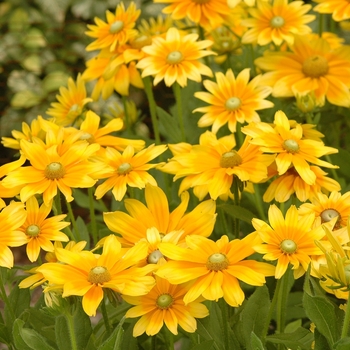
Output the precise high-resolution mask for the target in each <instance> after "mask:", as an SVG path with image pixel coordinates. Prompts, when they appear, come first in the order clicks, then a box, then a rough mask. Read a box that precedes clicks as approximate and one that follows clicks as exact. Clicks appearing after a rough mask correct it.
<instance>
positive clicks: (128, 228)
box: [103, 184, 216, 246]
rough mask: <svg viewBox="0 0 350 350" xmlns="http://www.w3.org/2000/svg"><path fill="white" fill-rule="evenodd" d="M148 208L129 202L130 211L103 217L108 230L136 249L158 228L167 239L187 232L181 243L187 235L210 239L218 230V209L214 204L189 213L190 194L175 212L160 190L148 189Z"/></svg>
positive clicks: (183, 199) (139, 203) (149, 187)
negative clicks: (151, 231) (137, 245)
mask: <svg viewBox="0 0 350 350" xmlns="http://www.w3.org/2000/svg"><path fill="white" fill-rule="evenodd" d="M145 200H146V205H145V204H143V203H142V202H140V201H138V200H136V199H131V198H130V199H129V198H128V199H125V200H124V205H125V208H126V211H127V212H128V213H129V214H127V213H125V212H123V211H115V212H110V213H103V219H104V221H105V223H106V225H107V227H108V228H109V229H110V230H111V231H112V232H115V233H118V234H119V235H121V238H120V239H119V240H120V242H122V244H123V245H124V246H133V245H134V244H135V243H136V242H138V241H139V240H142V239H144V238H145V237H146V236H147V232H148V230H149V229H151V228H155V229H156V230H157V231H158V232H159V233H161V234H162V235H163V236H164V239H166V240H168V238H166V237H167V236H168V235H169V234H171V235H172V236H173V232H183V234H182V236H181V240H180V241H183V239H184V237H185V236H187V235H201V236H204V237H209V236H210V235H211V233H212V231H213V229H214V225H215V220H216V214H215V209H216V205H215V202H214V201H213V200H207V201H204V202H202V203H200V204H198V205H197V206H196V207H195V208H194V209H193V210H192V211H190V212H188V213H186V210H187V207H188V204H189V200H190V196H189V193H188V192H183V193H182V194H181V203H180V204H179V206H178V207H177V208H175V209H174V210H173V211H172V212H170V210H169V203H168V199H167V197H166V195H165V193H164V192H163V190H162V189H161V188H159V187H156V186H152V185H150V184H148V185H146V188H145Z"/></svg>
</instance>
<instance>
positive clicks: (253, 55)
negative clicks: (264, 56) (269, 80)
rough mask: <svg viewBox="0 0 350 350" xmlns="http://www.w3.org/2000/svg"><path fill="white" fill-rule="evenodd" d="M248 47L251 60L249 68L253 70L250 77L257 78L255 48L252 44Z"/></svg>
mask: <svg viewBox="0 0 350 350" xmlns="http://www.w3.org/2000/svg"><path fill="white" fill-rule="evenodd" d="M247 46H248V48H249V58H250V62H249V67H250V68H251V71H250V77H251V78H254V77H255V76H256V70H255V63H254V61H255V51H254V46H253V45H252V44H250V45H247Z"/></svg>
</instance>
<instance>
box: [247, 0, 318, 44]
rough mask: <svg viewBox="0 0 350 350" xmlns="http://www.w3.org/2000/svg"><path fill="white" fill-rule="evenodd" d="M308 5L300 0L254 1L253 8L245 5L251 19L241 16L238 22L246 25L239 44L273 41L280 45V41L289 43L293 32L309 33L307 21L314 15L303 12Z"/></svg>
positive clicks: (292, 38) (311, 19)
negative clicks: (240, 20)
mask: <svg viewBox="0 0 350 350" xmlns="http://www.w3.org/2000/svg"><path fill="white" fill-rule="evenodd" d="M310 9H311V5H306V4H305V3H304V1H292V2H289V3H288V0H274V1H273V3H270V2H267V1H262V0H258V1H257V6H256V8H249V9H248V12H249V14H250V15H251V16H252V17H253V18H247V19H243V20H242V22H241V24H242V25H243V26H247V27H248V28H250V29H248V31H247V32H245V33H244V35H243V37H242V43H243V44H247V43H258V44H259V45H267V44H269V43H271V42H273V43H274V44H275V45H281V44H282V43H283V42H284V41H285V42H287V43H289V44H292V43H293V41H294V35H295V34H298V35H304V34H308V33H311V31H312V30H311V28H310V27H309V26H307V25H306V24H307V23H310V22H312V21H313V20H314V19H315V16H314V15H307V14H306V13H307V12H308V11H310Z"/></svg>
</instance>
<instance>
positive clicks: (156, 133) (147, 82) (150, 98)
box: [143, 77, 160, 145]
mask: <svg viewBox="0 0 350 350" xmlns="http://www.w3.org/2000/svg"><path fill="white" fill-rule="evenodd" d="M143 84H144V86H145V92H146V96H147V100H148V104H149V111H150V114H151V118H152V125H153V132H154V138H155V141H156V145H159V144H160V134H159V127H158V118H157V105H156V102H155V100H154V95H153V89H152V83H151V80H150V77H144V78H143Z"/></svg>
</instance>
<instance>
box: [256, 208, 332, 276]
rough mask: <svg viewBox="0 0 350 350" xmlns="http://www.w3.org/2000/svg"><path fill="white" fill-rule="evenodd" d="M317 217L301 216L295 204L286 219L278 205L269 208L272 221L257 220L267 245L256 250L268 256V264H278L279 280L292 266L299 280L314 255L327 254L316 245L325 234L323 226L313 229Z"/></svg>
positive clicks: (261, 236)
mask: <svg viewBox="0 0 350 350" xmlns="http://www.w3.org/2000/svg"><path fill="white" fill-rule="evenodd" d="M314 219H315V216H314V215H304V216H302V217H301V216H299V214H298V210H297V209H296V207H295V206H294V205H292V206H291V207H290V208H289V209H288V211H287V213H286V216H285V218H284V217H283V214H282V212H281V210H280V209H278V208H277V206H276V205H271V206H270V208H269V222H270V225H268V224H267V223H266V222H265V221H262V220H259V219H253V221H252V224H253V226H254V228H255V230H256V232H257V233H258V235H259V236H260V238H261V240H262V242H263V243H260V244H257V245H254V249H255V250H256V251H257V252H258V253H260V254H264V256H263V258H264V259H265V260H268V261H277V266H276V272H275V278H281V277H282V276H283V275H284V273H285V272H286V271H287V268H288V266H289V265H290V264H291V265H292V268H293V270H294V277H295V278H299V277H300V276H302V275H303V274H304V273H305V271H306V270H307V269H308V267H309V264H310V262H311V256H313V255H322V254H323V252H322V251H321V249H319V248H318V247H317V245H316V244H315V240H320V239H321V238H322V237H323V236H324V235H325V233H324V230H323V228H322V227H321V226H319V227H317V228H314V229H313V223H314Z"/></svg>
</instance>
